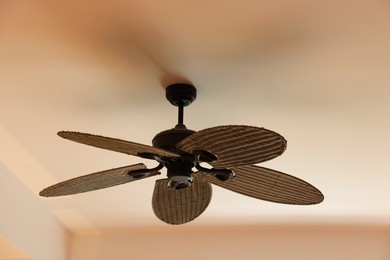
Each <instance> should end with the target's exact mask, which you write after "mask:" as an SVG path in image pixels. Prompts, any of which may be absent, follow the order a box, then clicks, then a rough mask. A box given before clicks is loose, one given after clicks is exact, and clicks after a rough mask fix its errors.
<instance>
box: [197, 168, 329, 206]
mask: <svg viewBox="0 0 390 260" xmlns="http://www.w3.org/2000/svg"><path fill="white" fill-rule="evenodd" d="M231 170H233V172H234V173H235V176H234V177H233V179H231V180H228V181H226V182H223V181H220V180H218V179H216V178H214V177H212V176H210V175H207V176H205V177H204V179H206V180H207V181H209V182H211V183H212V184H215V185H218V186H220V187H222V188H225V189H228V190H231V191H235V192H238V193H241V194H243V195H247V196H250V197H253V198H257V199H262V200H267V201H272V202H278V203H284V204H295V205H310V204H318V203H320V202H322V201H323V200H324V196H323V195H322V193H321V192H320V191H319V190H318V189H317V188H315V187H314V186H312V185H311V184H309V183H307V182H305V181H303V180H301V179H299V178H296V177H294V176H291V175H288V174H285V173H282V172H278V171H275V170H271V169H267V168H263V167H259V166H255V165H248V166H239V167H232V168H231Z"/></svg>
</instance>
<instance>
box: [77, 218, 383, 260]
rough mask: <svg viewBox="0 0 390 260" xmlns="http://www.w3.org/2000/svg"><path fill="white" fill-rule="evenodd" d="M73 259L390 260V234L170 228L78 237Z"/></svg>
mask: <svg viewBox="0 0 390 260" xmlns="http://www.w3.org/2000/svg"><path fill="white" fill-rule="evenodd" d="M71 259H72V260H85V259H96V260H100V259H101V260H103V259H159V260H163V259H167V260H172V259H186V260H187V259H190V260H191V259H224V260H227V259H267V260H268V259H271V260H274V259H283V260H284V259H297V260H298V259H299V260H305V259H308V260H309V259H310V260H313V259H316V260H318V259H320V260H322V259H324V260H325V259H326V260H330V259H331V260H335V259H342V260H348V259H351V260H352V259H353V260H360V259H361V260H388V259H390V233H389V230H388V229H387V228H384V227H367V226H359V225H356V226H345V225H326V226H314V225H299V226H298V225H295V226H294V225H293V226H289V225H284V226H276V225H274V226H242V227H219V228H215V227H214V228H206V227H201V228H199V227H197V228H195V227H188V226H187V227H169V226H168V227H167V228H163V229H157V230H156V229H152V228H146V229H135V230H122V231H116V232H115V231H109V232H107V234H106V235H104V236H96V235H90V236H88V235H85V236H77V237H75V238H74V240H73V243H72V252H71Z"/></svg>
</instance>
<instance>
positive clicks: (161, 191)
mask: <svg viewBox="0 0 390 260" xmlns="http://www.w3.org/2000/svg"><path fill="white" fill-rule="evenodd" d="M202 177H203V176H202V174H200V173H197V174H194V175H193V183H192V185H191V186H190V187H188V188H185V189H180V190H174V189H172V188H169V187H168V182H169V180H168V179H163V180H157V181H156V185H155V187H154V192H153V200H152V205H153V211H154V214H155V215H156V216H157V217H158V218H159V219H160V220H162V221H164V222H166V223H168V224H175V225H178V224H184V223H186V222H189V221H191V220H193V219H195V218H196V217H198V216H199V215H200V214H202V213H203V211H205V209H206V208H207V206H208V205H209V203H210V200H211V196H212V188H211V185H210V183H208V182H206V181H203V180H202Z"/></svg>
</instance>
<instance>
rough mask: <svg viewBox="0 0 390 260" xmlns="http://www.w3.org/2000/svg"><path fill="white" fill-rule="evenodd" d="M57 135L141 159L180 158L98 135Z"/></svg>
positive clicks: (67, 133) (166, 152)
mask: <svg viewBox="0 0 390 260" xmlns="http://www.w3.org/2000/svg"><path fill="white" fill-rule="evenodd" d="M58 135H59V136H61V137H62V138H65V139H68V140H71V141H74V142H78V143H82V144H86V145H91V146H95V147H98V148H102V149H107V150H111V151H116V152H120V153H126V154H129V155H135V156H140V157H142V158H148V159H155V158H153V155H157V156H158V157H180V155H179V154H176V153H172V152H169V151H167V150H164V149H160V148H157V147H153V146H148V145H144V144H138V143H133V142H129V141H124V140H120V139H115V138H110V137H105V136H100V135H92V134H87V133H79V132H70V131H60V132H58Z"/></svg>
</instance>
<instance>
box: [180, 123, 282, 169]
mask: <svg viewBox="0 0 390 260" xmlns="http://www.w3.org/2000/svg"><path fill="white" fill-rule="evenodd" d="M286 144H287V141H286V140H285V139H284V138H283V137H282V136H281V135H279V134H277V133H275V132H273V131H270V130H267V129H264V128H259V127H253V126H242V125H227V126H217V127H212V128H207V129H204V130H201V131H199V132H196V133H193V134H192V135H190V136H188V137H186V138H184V139H183V140H182V141H180V142H179V143H178V144H177V148H179V149H181V150H183V151H185V152H188V153H194V151H197V150H200V151H207V152H210V153H212V154H214V155H215V156H216V157H217V160H216V161H213V162H211V163H210V164H211V165H212V166H214V167H215V168H226V167H230V166H241V165H248V164H256V163H259V162H264V161H267V160H270V159H272V158H275V157H277V156H279V155H281V154H282V153H283V152H284V150H285V149H286Z"/></svg>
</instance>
